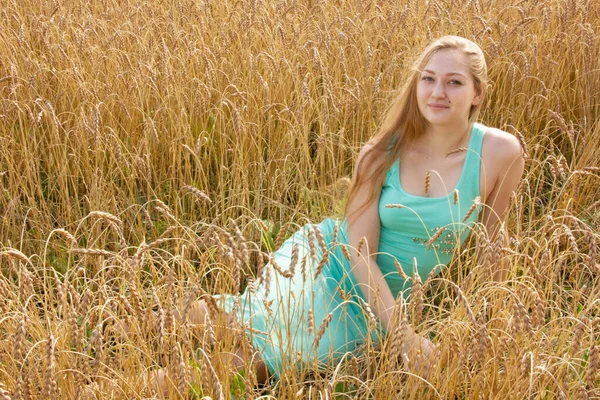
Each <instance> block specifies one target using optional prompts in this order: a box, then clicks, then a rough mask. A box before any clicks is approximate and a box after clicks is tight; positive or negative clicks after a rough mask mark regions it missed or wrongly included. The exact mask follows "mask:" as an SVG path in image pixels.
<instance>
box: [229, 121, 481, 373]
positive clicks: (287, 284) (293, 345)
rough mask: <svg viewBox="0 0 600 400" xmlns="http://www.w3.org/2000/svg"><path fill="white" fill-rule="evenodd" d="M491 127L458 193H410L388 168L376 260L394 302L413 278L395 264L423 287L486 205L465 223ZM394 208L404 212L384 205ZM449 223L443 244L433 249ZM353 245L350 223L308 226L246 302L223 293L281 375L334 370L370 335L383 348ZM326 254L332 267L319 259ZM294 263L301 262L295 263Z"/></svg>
mask: <svg viewBox="0 0 600 400" xmlns="http://www.w3.org/2000/svg"><path fill="white" fill-rule="evenodd" d="M485 129H486V128H485V126H483V125H481V124H477V123H476V124H473V128H472V130H471V135H470V139H469V147H468V151H467V154H466V157H465V161H464V166H463V171H462V174H461V177H460V179H459V181H458V184H457V186H456V188H455V189H456V190H457V191H458V196H455V195H454V191H452V192H450V193H449V194H448V195H447V196H443V197H435V198H431V197H420V196H414V195H411V194H409V193H407V192H406V191H404V189H403V188H402V185H401V184H400V171H399V160H396V162H394V163H393V164H392V166H391V167H390V169H389V170H388V172H387V174H386V178H385V182H384V185H383V187H382V190H381V195H380V200H379V218H380V222H381V233H380V239H379V253H378V255H377V264H378V266H379V267H380V269H381V272H382V273H383V275H384V276H385V279H386V282H387V284H388V285H389V287H390V290H391V292H392V294H393V295H394V296H397V295H399V294H402V295H403V296H407V294H408V293H409V290H408V289H409V288H410V281H405V280H403V279H402V278H401V276H400V274H399V273H398V270H397V268H396V265H395V263H394V259H396V260H397V261H398V262H400V264H401V266H402V267H403V269H404V271H406V273H407V275H409V276H410V275H412V271H413V267H414V268H416V270H417V271H418V273H419V276H420V277H421V279H422V280H423V281H425V280H426V279H427V277H428V275H429V273H430V272H431V271H432V270H433V269H434V268H436V267H437V269H436V271H437V272H439V271H440V270H441V269H443V267H445V266H446V265H447V264H448V263H449V262H450V260H451V258H452V255H453V253H454V251H455V250H456V249H457V248H458V247H460V245H461V244H462V242H463V241H464V240H465V239H466V238H467V236H468V235H469V232H470V229H471V227H472V225H473V223H474V222H475V221H476V219H477V216H478V213H479V208H480V206H477V209H476V210H475V212H472V214H471V215H470V216H469V217H468V218H467V219H465V216H466V215H467V214H468V210H469V208H470V207H471V205H473V204H474V203H475V202H476V198H478V196H479V195H480V193H479V182H480V169H481V147H482V143H483V136H484V132H485ZM455 200H457V201H455ZM390 204H394V205H397V204H401V205H402V206H403V207H402V208H391V207H387V206H388V205H390ZM336 226H337V228H336ZM442 227H443V228H444V230H443V231H442V234H441V235H440V236H439V237H438V238H437V240H436V241H435V242H433V243H428V242H429V241H430V239H431V238H432V237H433V236H434V235H435V234H436V232H438V230H439V229H440V228H442ZM315 230H318V231H319V232H320V233H321V234H322V237H323V239H324V240H323V241H319V240H317V239H316V234H315ZM311 242H312V243H311ZM347 243H348V240H347V228H346V223H345V221H341V222H340V221H335V220H333V219H331V218H328V219H325V220H324V221H323V222H321V223H320V224H318V225H310V224H308V225H306V226H304V227H303V228H302V229H300V230H299V231H298V232H296V233H295V234H294V235H292V236H291V237H290V238H289V239H287V240H286V241H285V242H284V243H283V245H282V246H281V247H280V248H279V249H278V250H277V251H275V253H273V255H272V256H273V258H272V261H271V262H270V263H269V264H267V266H266V267H265V268H264V270H263V271H262V275H261V276H260V277H259V279H258V281H257V285H256V290H254V291H249V290H246V292H245V293H243V294H242V295H241V296H239V297H238V296H233V295H221V296H217V297H218V298H220V299H221V305H222V307H223V309H224V310H225V311H226V312H228V313H232V314H234V315H235V318H237V319H238V320H239V321H240V322H241V323H242V324H243V326H244V327H245V329H246V333H247V335H248V337H249V338H250V340H251V342H252V345H253V346H254V348H255V349H256V350H257V351H258V352H259V353H260V355H261V357H262V360H263V361H264V362H265V364H266V366H267V369H268V370H269V373H270V374H271V375H273V376H274V377H276V378H277V377H279V376H280V375H281V373H282V372H283V371H290V372H294V371H298V370H300V369H302V368H304V367H313V366H315V365H320V366H326V365H335V364H337V363H338V362H339V361H340V359H341V358H342V357H344V356H345V355H346V354H348V353H351V352H355V351H357V350H358V348H359V347H360V346H361V345H362V344H363V343H364V342H365V341H366V340H367V339H371V340H373V341H375V342H376V341H377V340H378V339H379V337H380V335H382V334H384V333H385V332H384V331H383V328H382V327H381V326H380V325H379V324H378V323H377V324H376V323H374V322H373V321H372V320H370V319H369V316H368V315H367V313H366V312H365V311H364V307H363V304H364V297H363V295H362V291H361V290H360V288H359V287H358V285H357V283H356V280H355V279H354V275H353V273H352V266H351V263H350V261H349V260H348V258H347V257H346V256H345V252H344V251H343V250H344V249H343V248H342V247H343V246H344V245H347ZM323 257H326V262H325V263H323V262H321V261H322V258H323ZM292 259H295V260H297V261H296V262H295V263H292V262H291V261H292ZM291 264H293V267H292V265H291ZM319 264H321V268H320V269H319ZM290 267H292V268H290ZM236 303H237V304H236ZM328 320H329V321H328ZM323 324H325V325H323ZM325 326H326V327H327V328H326V329H322V328H325ZM320 330H321V331H322V332H319V331H320ZM320 333H322V335H321V336H320V337H319V340H318V341H317V340H316V337H317V335H318V334H320Z"/></svg>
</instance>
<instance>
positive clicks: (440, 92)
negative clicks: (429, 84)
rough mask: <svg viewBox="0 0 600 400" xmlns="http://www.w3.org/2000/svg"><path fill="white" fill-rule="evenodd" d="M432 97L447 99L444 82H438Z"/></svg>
mask: <svg viewBox="0 0 600 400" xmlns="http://www.w3.org/2000/svg"><path fill="white" fill-rule="evenodd" d="M431 95H432V96H433V97H435V98H444V97H446V89H445V88H444V84H443V83H442V82H436V83H435V86H434V87H433V92H432V93H431Z"/></svg>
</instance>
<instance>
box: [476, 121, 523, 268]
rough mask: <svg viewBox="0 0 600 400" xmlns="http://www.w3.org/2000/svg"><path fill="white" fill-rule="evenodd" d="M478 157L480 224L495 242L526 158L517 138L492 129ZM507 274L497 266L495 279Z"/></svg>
mask: <svg viewBox="0 0 600 400" xmlns="http://www.w3.org/2000/svg"><path fill="white" fill-rule="evenodd" d="M481 157H482V160H483V164H484V168H483V170H484V176H485V180H484V183H485V184H484V191H482V193H484V194H485V197H484V204H485V207H484V209H483V214H482V222H483V224H484V226H485V228H486V230H487V233H488V235H489V237H490V240H495V238H496V236H497V234H498V232H499V230H500V228H501V226H502V223H503V219H504V216H505V213H506V210H507V209H508V202H509V201H510V195H511V193H513V192H514V191H515V190H516V189H517V186H518V185H519V182H520V181H521V177H522V175H523V169H524V165H525V159H524V157H523V151H522V149H521V144H520V143H519V140H518V139H517V138H516V137H514V136H513V135H511V134H509V133H506V132H504V131H501V130H499V129H492V128H489V129H488V130H487V131H486V136H485V140H484V146H483V151H482V155H481ZM505 238H507V236H505ZM506 273H507V271H506V269H505V268H503V267H502V266H500V268H499V270H498V274H495V278H496V279H497V280H502V279H505V278H506Z"/></svg>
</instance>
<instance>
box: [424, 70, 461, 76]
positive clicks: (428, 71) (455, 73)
mask: <svg viewBox="0 0 600 400" xmlns="http://www.w3.org/2000/svg"><path fill="white" fill-rule="evenodd" d="M423 72H427V73H428V74H432V75H435V72H433V71H432V70H430V69H424V70H423ZM453 75H458V76H462V77H463V78H466V76H465V75H463V74H461V73H460V72H448V73H447V74H446V76H453Z"/></svg>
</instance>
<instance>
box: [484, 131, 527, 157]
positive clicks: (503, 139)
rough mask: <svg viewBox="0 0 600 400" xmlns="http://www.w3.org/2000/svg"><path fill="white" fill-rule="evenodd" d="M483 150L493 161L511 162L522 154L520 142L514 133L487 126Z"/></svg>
mask: <svg viewBox="0 0 600 400" xmlns="http://www.w3.org/2000/svg"><path fill="white" fill-rule="evenodd" d="M483 152H484V153H486V154H487V155H488V156H489V157H490V158H492V159H494V160H495V161H504V162H512V161H514V160H515V159H516V158H517V157H520V156H521V154H522V149H521V143H519V139H517V138H516V137H515V136H514V135H511V134H510V133H508V132H504V131H503V130H501V129H497V128H487V129H486V131H485V136H484V139H483Z"/></svg>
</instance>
